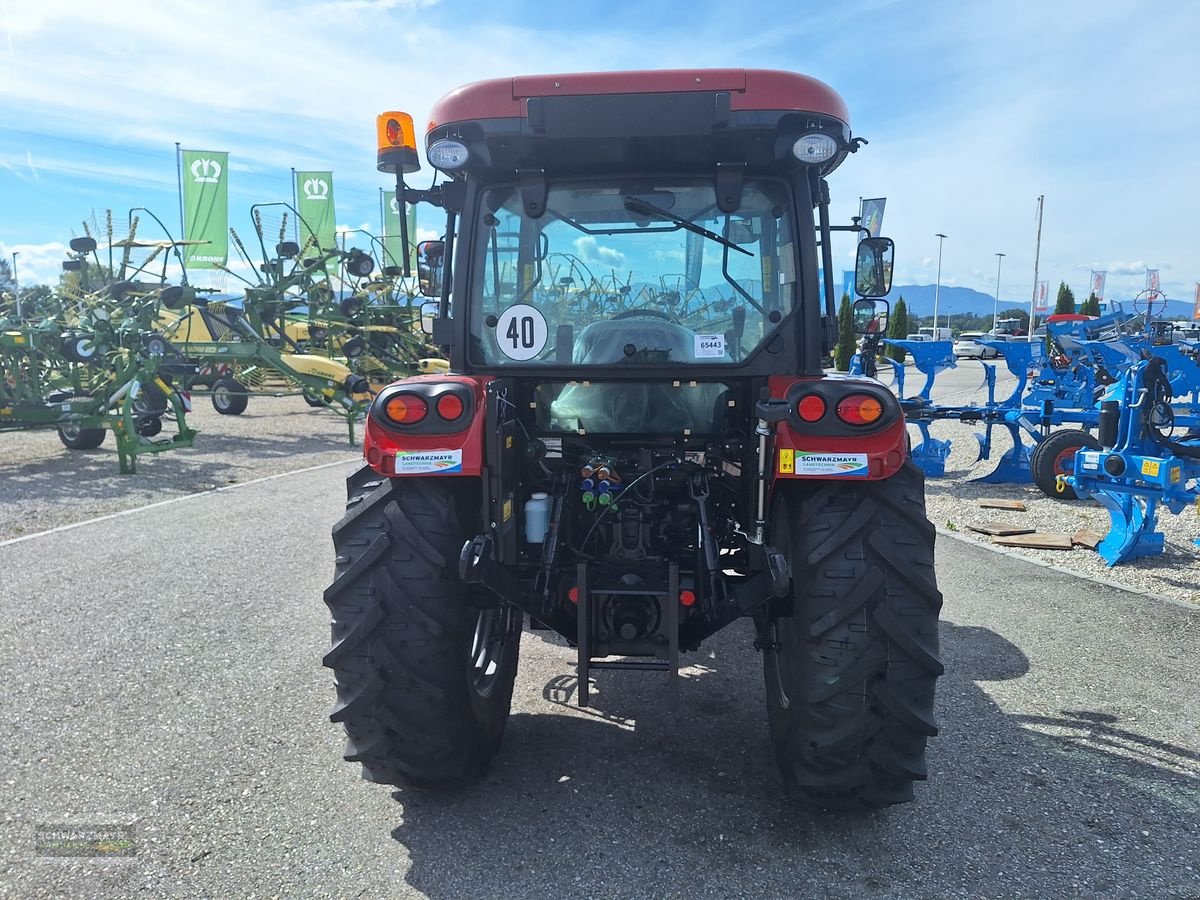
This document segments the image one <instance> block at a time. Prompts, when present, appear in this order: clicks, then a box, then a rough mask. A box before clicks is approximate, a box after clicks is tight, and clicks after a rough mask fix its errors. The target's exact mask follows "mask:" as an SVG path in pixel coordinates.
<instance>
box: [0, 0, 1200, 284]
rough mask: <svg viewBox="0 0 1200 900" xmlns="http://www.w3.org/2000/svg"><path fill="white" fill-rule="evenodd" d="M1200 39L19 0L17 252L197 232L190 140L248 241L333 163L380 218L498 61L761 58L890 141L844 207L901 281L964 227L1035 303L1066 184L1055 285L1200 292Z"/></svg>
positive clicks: (516, 4)
mask: <svg viewBox="0 0 1200 900" xmlns="http://www.w3.org/2000/svg"><path fill="white" fill-rule="evenodd" d="M1197 35H1200V5H1198V4H1193V3H1183V4H1172V5H1167V4H1146V3H1138V2H1121V0H1115V2H1114V0H1107V2H1094V0H1093V2H1078V0H1063V2H1056V0H1042V2H1038V3H1034V2H1023V0H1009V2H990V0H982V2H963V0H956V2H940V0H939V2H929V3H913V2H885V0H857V2H854V0H851V2H826V3H813V2H808V0H793V2H790V3H777V2H773V0H766V2H763V0H760V2H757V3H754V4H740V3H728V2H710V0H689V2H686V3H683V2H679V3H674V2H665V0H642V2H637V3H633V2H624V0H616V2H607V3H605V4H604V5H603V7H600V6H597V5H593V4H575V3H559V4H550V3H545V2H541V0H539V2H536V3H535V2H532V0H530V2H526V0H490V2H461V0H440V2H439V0H321V2H305V0H203V2H194V0H186V2H184V0H107V2H104V3H97V2H94V0H0V257H2V258H5V259H8V258H10V256H11V254H12V252H13V251H17V252H19V253H20V256H19V257H18V272H19V274H20V277H21V281H22V283H29V282H30V281H31V280H39V281H51V280H54V279H56V278H57V273H58V270H59V261H60V260H61V259H62V254H63V248H64V246H65V244H66V242H67V241H68V240H69V239H70V238H71V237H72V236H73V235H77V234H80V233H81V231H82V228H81V225H80V222H81V221H82V220H83V219H85V218H90V217H91V216H92V215H93V213H94V212H95V213H96V214H98V215H99V216H101V217H102V216H103V210H104V209H106V208H110V207H111V208H112V209H113V210H114V211H115V215H116V218H117V219H118V220H122V221H123V220H124V218H125V211H126V210H128V209H129V208H130V207H133V206H146V207H149V208H151V209H153V210H154V211H155V212H156V213H157V214H158V215H159V216H161V217H162V218H163V219H164V220H166V221H167V222H168V223H172V224H173V225H175V226H177V222H178V201H177V195H176V180H175V179H176V176H175V154H174V150H175V142H176V141H178V142H180V143H182V144H183V146H184V147H187V148H196V149H207V150H228V151H229V152H230V153H231V159H230V167H231V210H230V220H231V223H232V224H233V225H234V226H235V227H237V228H238V229H239V231H241V232H242V233H243V235H248V234H250V231H251V229H250V223H249V218H248V209H249V206H250V204H251V203H255V202H263V201H272V200H286V199H290V195H291V186H290V169H291V168H293V167H294V168H297V169H332V170H333V171H334V178H335V195H336V200H337V209H338V222H339V223H340V224H344V225H346V226H347V227H351V228H357V227H364V226H365V227H367V228H370V229H373V230H376V229H378V222H379V201H378V188H379V187H381V186H386V184H387V182H386V180H385V178H384V176H381V175H379V174H378V173H377V172H376V171H375V160H374V117H375V115H376V113H378V112H381V111H383V110H385V109H405V110H407V111H409V112H411V113H412V114H413V117H414V119H416V121H417V123H418V129H420V123H422V122H423V121H424V119H425V116H426V114H427V113H428V111H429V108H430V106H431V105H432V103H433V101H434V100H436V99H437V97H439V96H440V95H441V94H443V93H445V92H446V91H448V90H450V89H451V88H453V87H456V86H457V85H459V84H462V83H464V82H468V81H473V80H477V79H481V78H494V77H503V76H509V75H516V74H531V73H539V72H566V71H589V70H602V69H636V68H676V67H704V66H747V67H763V68H783V69H792V70H795V71H800V72H805V73H807V74H810V75H813V76H815V77H817V78H820V79H822V80H824V81H827V82H828V83H829V84H831V85H832V86H833V87H834V88H835V89H836V90H838V91H839V92H840V93H841V94H842V96H843V97H844V98H845V99H846V102H847V104H848V106H849V108H850V113H851V124H852V127H853V129H854V132H855V133H856V134H859V135H862V136H864V137H866V138H867V139H868V140H869V141H870V145H869V146H867V147H866V148H864V149H863V151H862V152H860V153H859V154H857V155H856V156H853V157H851V158H850V159H849V160H848V161H847V162H846V163H845V164H844V165H843V166H842V168H841V169H840V170H839V171H838V172H837V173H836V174H835V176H834V177H833V179H832V180H831V188H832V191H833V194H834V201H835V203H834V215H835V218H840V219H843V220H844V219H845V218H846V217H848V216H850V215H852V214H853V213H855V212H856V211H857V206H858V198H859V197H860V196H868V197H874V196H886V197H887V198H888V206H887V213H886V216H885V220H884V231H885V233H887V234H889V235H890V236H892V237H893V238H894V239H895V240H896V243H897V253H896V276H897V281H898V283H902V284H903V283H921V284H930V283H932V282H933V281H934V278H935V275H936V269H937V251H938V241H937V239H936V238H935V237H934V234H935V233H936V232H942V233H944V234H946V235H948V238H947V240H946V241H945V244H944V253H943V260H942V282H943V284H953V285H963V286H966V287H972V288H975V289H977V290H980V291H984V292H986V293H989V294H990V293H992V292H993V291H994V289H995V279H996V261H997V258H996V256H995V255H994V254H995V253H996V252H998V251H1000V252H1004V253H1006V254H1007V256H1006V257H1005V258H1004V261H1003V267H1002V273H1001V298H1002V300H1004V301H1006V302H1007V301H1009V300H1012V301H1014V302H1028V299H1029V296H1030V293H1031V289H1032V284H1033V255H1034V237H1035V227H1036V223H1035V209H1036V198H1037V196H1038V195H1039V194H1045V195H1046V211H1045V224H1044V228H1043V239H1042V259H1041V270H1042V276H1041V277H1042V279H1044V280H1048V281H1050V282H1051V285H1052V288H1053V286H1055V285H1057V283H1058V282H1059V281H1066V282H1067V283H1068V284H1070V285H1072V286H1073V287H1074V288H1075V289H1076V292H1077V293H1081V292H1082V293H1084V294H1086V290H1087V284H1088V275H1089V272H1090V270H1091V269H1093V268H1097V269H1107V270H1108V272H1109V280H1108V286H1109V290H1108V294H1109V296H1110V297H1129V296H1132V294H1133V293H1134V292H1136V291H1137V290H1138V289H1140V288H1141V287H1142V286H1143V285H1144V278H1145V276H1144V270H1145V268H1146V267H1147V266H1150V267H1157V268H1159V269H1160V270H1161V278H1162V285H1163V288H1164V290H1165V291H1166V293H1167V294H1168V296H1170V297H1172V298H1173V299H1181V300H1190V299H1191V297H1192V295H1193V292H1194V290H1195V282H1196V281H1198V280H1200V255H1198V254H1197V253H1196V242H1197V237H1196V234H1195V232H1194V229H1193V228H1192V225H1193V222H1194V220H1195V218H1196V211H1197V210H1198V209H1200V177H1198V175H1197V173H1196V170H1195V165H1196V164H1195V161H1194V160H1195V154H1196V149H1197V147H1200V89H1198V88H1197V84H1198V82H1197V78H1196V76H1195V72H1194V66H1193V60H1194V53H1195V51H1194V49H1193V44H1194V39H1195V37H1196V36H1197ZM1181 48H1182V49H1181ZM428 175H429V172H428V170H426V171H425V172H424V173H422V174H420V175H418V176H416V177H415V178H414V179H413V180H414V182H415V183H418V184H421V183H424V180H425V179H426V178H427V177H428ZM421 224H422V225H423V226H429V227H431V228H432V227H433V226H434V225H435V222H434V220H433V219H432V218H429V219H425V218H424V217H423V218H422V223H421ZM142 234H143V235H146V236H148V232H147V231H143V232H142ZM845 252H846V254H849V252H850V247H849V244H848V243H847V246H846V247H845ZM846 262H847V267H849V265H848V263H849V260H848V259H846Z"/></svg>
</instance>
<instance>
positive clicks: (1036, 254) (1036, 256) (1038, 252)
mask: <svg viewBox="0 0 1200 900" xmlns="http://www.w3.org/2000/svg"><path fill="white" fill-rule="evenodd" d="M1045 200H1046V195H1045V194H1039V195H1038V227H1037V244H1036V245H1035V247H1034V251H1033V296H1032V297H1031V298H1030V300H1029V340H1030V341H1031V342H1032V341H1033V329H1034V326H1035V325H1036V324H1037V317H1036V314H1035V313H1034V311H1033V310H1034V307H1035V306H1036V305H1037V295H1038V265H1039V264H1040V263H1041V259H1042V208H1043V205H1044V202H1045Z"/></svg>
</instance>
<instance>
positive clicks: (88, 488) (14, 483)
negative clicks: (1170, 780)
mask: <svg viewBox="0 0 1200 900" xmlns="http://www.w3.org/2000/svg"><path fill="white" fill-rule="evenodd" d="M908 373H909V374H908V383H907V385H906V393H909V394H912V393H915V391H916V390H918V389H919V388H920V386H921V383H922V378H921V376H920V375H919V374H918V373H916V372H915V371H914V370H913V369H912V368H911V367H910V369H909V370H908ZM882 377H883V380H885V381H887V380H888V373H887V371H886V370H885V371H884V373H883V376H882ZM981 379H982V372H981V369H980V368H979V363H978V362H975V361H966V360H964V361H962V362H960V364H959V368H958V369H955V370H951V371H948V372H945V373H942V374H941V375H940V376H939V377H938V380H937V382H936V385H937V387H936V388H935V391H934V397H935V399H938V400H940V401H942V402H946V403H957V404H963V403H969V402H972V401H974V402H982V401H983V400H984V399H985V394H984V392H983V391H982V389H981ZM1012 383H1013V382H1012V378H1011V376H1007V374H1002V375H1001V376H1000V378H999V380H998V387H997V396H1004V395H1005V394H1006V393H1007V391H1008V390H1009V389H1010V388H1011V385H1012ZM189 422H190V423H191V424H192V427H194V428H198V429H199V430H200V432H201V433H200V434H199V435H198V436H197V438H196V444H195V446H194V447H192V448H190V449H186V450H175V451H171V452H168V453H163V454H160V455H158V456H150V457H140V458H139V459H138V473H137V474H136V475H120V474H118V470H117V454H116V450H115V448H114V446H113V441H112V438H111V436H110V437H109V438H108V440H106V442H105V444H104V445H103V446H102V447H100V448H99V449H97V450H90V451H69V450H67V449H66V448H64V447H63V446H62V444H60V443H59V440H58V437H57V436H56V435H55V433H54V432H49V431H46V432H16V433H6V434H0V541H2V540H5V539H11V538H15V537H21V536H23V535H27V534H30V533H33V532H38V531H45V530H47V529H49V528H54V527H57V526H61V525H67V524H70V523H73V522H78V521H82V520H85V519H89V518H94V517H96V516H101V515H106V514H110V513H114V512H118V511H120V510H124V509H130V508H133V507H137V506H144V505H146V504H149V503H154V502H157V501H161V500H165V499H169V498H172V497H178V496H182V495H185V494H192V493H197V492H200V491H206V490H212V489H214V488H220V487H225V486H228V485H231V484H236V483H240V482H245V481H250V480H253V479H255V478H261V477H264V476H268V475H274V474H277V473H279V472H286V471H294V470H296V469H302V468H307V467H309V466H314V465H321V464H324V463H330V462H336V461H338V460H342V459H345V460H352V459H356V458H358V453H359V451H358V449H357V448H355V447H351V446H350V445H349V444H348V443H347V440H346V429H345V424H344V422H343V420H342V419H341V417H339V416H337V415H335V414H334V413H332V412H330V411H328V410H317V409H311V408H309V407H308V406H306V405H305V403H304V401H303V400H302V399H301V398H300V397H253V398H252V399H251V402H250V406H249V409H248V410H247V411H246V412H245V413H243V414H242V415H240V416H221V415H217V413H216V412H215V411H214V410H213V408H212V406H211V404H210V403H209V402H208V398H207V397H201V396H197V397H196V402H195V412H194V413H193V414H192V415H191V416H190V417H189ZM974 431H975V427H974V426H964V425H960V424H958V423H955V422H939V423H936V424H934V425H933V426H932V433H933V435H934V436H935V437H937V438H941V439H946V438H949V439H950V440H951V441H952V442H953V445H952V449H951V453H950V457H949V459H948V460H947V464H946V473H947V474H946V477H944V478H930V479H929V480H928V481H927V483H926V496H927V502H928V506H929V517H930V519H931V520H932V521H933V522H934V523H935V524H936V525H938V526H939V527H940V528H942V529H944V530H945V531H947V532H950V533H952V534H953V535H955V536H956V537H962V538H964V539H967V540H975V541H979V542H982V543H985V544H987V543H991V538H989V537H987V536H985V535H981V534H977V533H976V532H972V531H970V530H969V529H968V527H967V526H969V525H972V524H980V523H982V522H986V521H993V520H1000V521H1005V522H1010V523H1012V524H1014V525H1025V526H1031V527H1035V528H1037V529H1038V531H1039V532H1057V533H1067V534H1074V533H1075V532H1076V531H1079V530H1080V529H1089V530H1092V531H1096V532H1098V533H1100V534H1105V533H1106V532H1107V531H1108V514H1107V513H1106V512H1105V511H1104V509H1103V508H1101V507H1100V506H1099V505H1098V504H1096V503H1095V502H1092V501H1077V502H1062V501H1058V500H1052V499H1050V498H1048V497H1046V496H1044V495H1043V494H1042V493H1041V491H1039V490H1038V489H1037V488H1036V487H1035V486H1034V485H1032V484H1030V485H987V484H975V483H972V479H974V478H978V477H980V476H982V475H985V474H987V473H988V472H990V471H991V470H992V468H994V465H995V463H994V461H992V462H978V463H976V462H975V455H976V442H975V438H974V437H973V436H972V434H973V432H974ZM912 432H913V441H914V444H915V443H917V442H919V440H920V435H919V434H918V433H917V431H916V429H912ZM994 444H995V446H994V450H993V460H998V459H999V457H1000V455H1001V454H1002V453H1003V452H1004V451H1005V450H1007V449H1008V448H1009V446H1010V442H1009V439H1008V435H1007V432H1005V431H1003V430H1002V429H997V430H996V431H995V441H994ZM985 497H993V498H1001V499H1007V500H1021V501H1022V502H1024V503H1025V505H1026V511H1025V512H1010V511H1008V510H994V509H981V508H980V507H979V506H978V505H977V501H978V500H979V499H981V498H985ZM1159 529H1160V530H1161V531H1162V532H1163V534H1164V536H1165V538H1166V552H1165V553H1164V554H1163V555H1162V556H1157V557H1150V558H1147V559H1141V560H1136V561H1134V562H1132V563H1124V564H1122V565H1119V566H1116V567H1114V568H1111V569H1110V568H1108V566H1107V565H1106V564H1105V563H1104V560H1102V559H1101V558H1100V556H1099V555H1098V554H1096V553H1095V551H1092V550H1086V549H1083V548H1078V547H1077V548H1075V549H1074V550H1070V551H1064V550H1032V549H1022V550H1019V551H1016V552H1018V553H1019V554H1020V555H1023V556H1025V557H1027V558H1031V559H1036V560H1039V561H1041V562H1043V563H1046V564H1049V565H1056V566H1062V567H1065V568H1067V569H1071V570H1073V571H1075V572H1079V573H1082V574H1085V575H1087V576H1089V577H1098V578H1102V579H1106V580H1109V581H1113V582H1116V583H1118V584H1121V585H1124V586H1127V587H1130V588H1133V589H1135V590H1140V591H1148V592H1150V593H1155V594H1161V595H1163V596H1167V597H1171V598H1174V599H1176V600H1181V601H1184V602H1188V603H1193V604H1200V548H1197V547H1196V546H1195V544H1194V543H1193V541H1194V539H1195V538H1196V537H1200V521H1198V520H1197V511H1196V509H1195V508H1194V507H1193V508H1189V509H1188V510H1186V511H1185V512H1184V513H1183V514H1181V515H1178V516H1174V515H1171V514H1170V513H1169V512H1168V511H1166V510H1163V511H1162V512H1161V513H1160V516H1159Z"/></svg>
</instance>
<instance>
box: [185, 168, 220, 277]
mask: <svg viewBox="0 0 1200 900" xmlns="http://www.w3.org/2000/svg"><path fill="white" fill-rule="evenodd" d="M182 152H183V239H184V240H185V241H206V243H203V244H196V245H194V246H188V247H184V248H183V258H184V260H186V262H187V265H188V266H189V267H191V268H195V269H212V268H216V266H217V265H222V266H223V265H225V263H227V262H228V261H229V179H228V172H229V154H228V153H213V152H210V151H207V150H184V151H182Z"/></svg>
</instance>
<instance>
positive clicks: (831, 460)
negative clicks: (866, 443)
mask: <svg viewBox="0 0 1200 900" xmlns="http://www.w3.org/2000/svg"><path fill="white" fill-rule="evenodd" d="M795 466H796V474H797V475H842V476H847V475H864V476H865V475H866V474H867V471H868V469H867V454H865V453H806V452H805V451H803V450H797V451H796V460H795Z"/></svg>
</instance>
